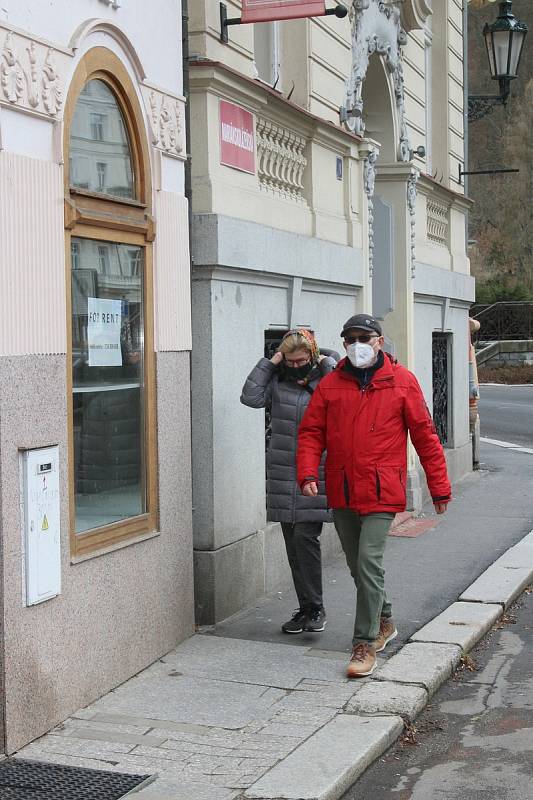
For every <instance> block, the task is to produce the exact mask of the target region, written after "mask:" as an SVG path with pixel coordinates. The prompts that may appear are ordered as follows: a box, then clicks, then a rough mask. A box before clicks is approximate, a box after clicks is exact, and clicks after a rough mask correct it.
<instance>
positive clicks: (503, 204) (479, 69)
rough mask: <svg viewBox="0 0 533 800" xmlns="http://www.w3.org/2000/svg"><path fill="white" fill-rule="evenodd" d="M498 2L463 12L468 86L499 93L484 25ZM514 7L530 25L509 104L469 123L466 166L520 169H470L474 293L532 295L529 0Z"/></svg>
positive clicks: (532, 17)
mask: <svg viewBox="0 0 533 800" xmlns="http://www.w3.org/2000/svg"><path fill="white" fill-rule="evenodd" d="M497 13H498V3H495V2H490V3H487V2H482V0H472V2H471V3H470V5H469V13H468V28H469V30H468V47H469V60H468V61H469V63H468V69H469V93H470V94H498V92H499V87H498V82H497V81H493V80H491V78H490V72H489V66H488V60H487V54H486V49H485V42H484V39H483V35H482V31H483V26H484V25H485V23H486V22H488V23H489V24H490V23H491V22H493V21H494V19H495V18H496V16H497ZM513 13H514V14H515V15H516V16H517V17H518V18H519V19H520V20H521V21H522V22H525V23H526V24H527V26H528V28H529V33H528V34H527V36H526V41H525V46H524V51H523V53H522V61H521V64H520V69H519V74H518V78H517V79H516V80H514V81H512V83H511V97H510V98H509V101H508V103H507V106H506V107H503V106H496V108H495V109H494V111H493V112H492V114H489V115H488V116H486V117H484V118H483V119H481V120H477V121H475V122H471V123H470V126H469V164H468V169H470V170H478V169H497V168H514V167H518V168H519V169H520V172H519V173H518V174H516V173H511V174H507V175H478V176H471V177H470V179H469V184H468V194H469V196H470V197H471V198H472V199H473V200H474V201H475V206H474V208H473V210H472V212H471V215H470V230H469V239H470V248H469V255H470V259H471V267H472V274H473V275H475V277H476V279H477V301H478V302H483V303H491V302H495V301H496V300H525V299H527V300H533V204H532V200H533V3H532V2H531V0H514V2H513Z"/></svg>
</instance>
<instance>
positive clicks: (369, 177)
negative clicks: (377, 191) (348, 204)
mask: <svg viewBox="0 0 533 800" xmlns="http://www.w3.org/2000/svg"><path fill="white" fill-rule="evenodd" d="M377 160H378V151H377V150H374V149H371V150H370V151H369V153H368V155H367V157H366V158H365V160H364V170H363V185H364V188H365V194H366V197H367V203H368V275H369V277H370V278H371V277H372V275H373V272H374V185H375V182H376V161H377Z"/></svg>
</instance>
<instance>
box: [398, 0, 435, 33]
mask: <svg viewBox="0 0 533 800" xmlns="http://www.w3.org/2000/svg"><path fill="white" fill-rule="evenodd" d="M432 13H433V12H432V10H431V5H430V3H428V2H427V0H403V3H402V25H403V27H404V28H405V30H406V31H412V30H413V29H415V28H417V29H420V28H422V29H423V28H424V27H425V26H426V24H427V20H428V17H429V16H430V14H432Z"/></svg>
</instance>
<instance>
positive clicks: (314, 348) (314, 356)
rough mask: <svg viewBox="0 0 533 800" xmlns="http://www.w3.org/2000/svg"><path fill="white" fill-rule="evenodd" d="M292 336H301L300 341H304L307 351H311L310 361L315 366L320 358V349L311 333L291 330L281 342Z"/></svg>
mask: <svg viewBox="0 0 533 800" xmlns="http://www.w3.org/2000/svg"><path fill="white" fill-rule="evenodd" d="M294 335H297V336H301V337H302V339H305V341H306V342H307V344H308V345H309V350H310V351H311V361H312V362H313V364H316V362H317V361H318V358H319V356H320V348H319V346H318V342H317V340H316V339H315V337H314V336H313V334H312V333H311V331H308V330H307V328H293V329H292V330H290V331H287V333H286V334H285V336H284V337H283V339H282V340H281V341H282V342H283V340H284V339H286V338H287V336H294Z"/></svg>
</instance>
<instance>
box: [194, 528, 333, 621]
mask: <svg viewBox="0 0 533 800" xmlns="http://www.w3.org/2000/svg"><path fill="white" fill-rule="evenodd" d="M321 544H322V563H323V564H327V563H328V562H330V561H332V560H333V559H334V558H337V557H338V556H339V555H341V553H342V548H341V546H340V542H339V538H338V536H337V533H336V531H335V528H334V526H333V525H332V524H327V525H324V528H323V530H322V535H321ZM194 567H195V590H196V591H195V597H196V622H197V623H198V624H199V625H214V624H215V623H217V622H221V621H222V620H223V619H226V618H227V617H230V616H231V615H232V614H235V613H237V611H241V610H242V609H243V608H246V607H247V606H249V605H252V604H253V603H255V602H256V601H257V600H258V599H259V598H260V597H262V596H264V595H265V594H272V593H275V592H278V591H283V590H285V589H289V588H290V587H291V586H292V577H291V572H290V569H289V564H288V561H287V554H286V552H285V543H284V541H283V534H282V532H281V527H280V525H279V524H277V523H270V524H268V525H266V526H265V528H264V529H263V530H259V531H256V532H255V533H253V534H252V535H251V536H247V537H246V538H245V539H240V540H239V541H237V542H233V543H232V544H230V545H227V546H226V547H220V548H219V549H218V550H195V552H194ZM296 602H297V601H296V596H295V603H296Z"/></svg>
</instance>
